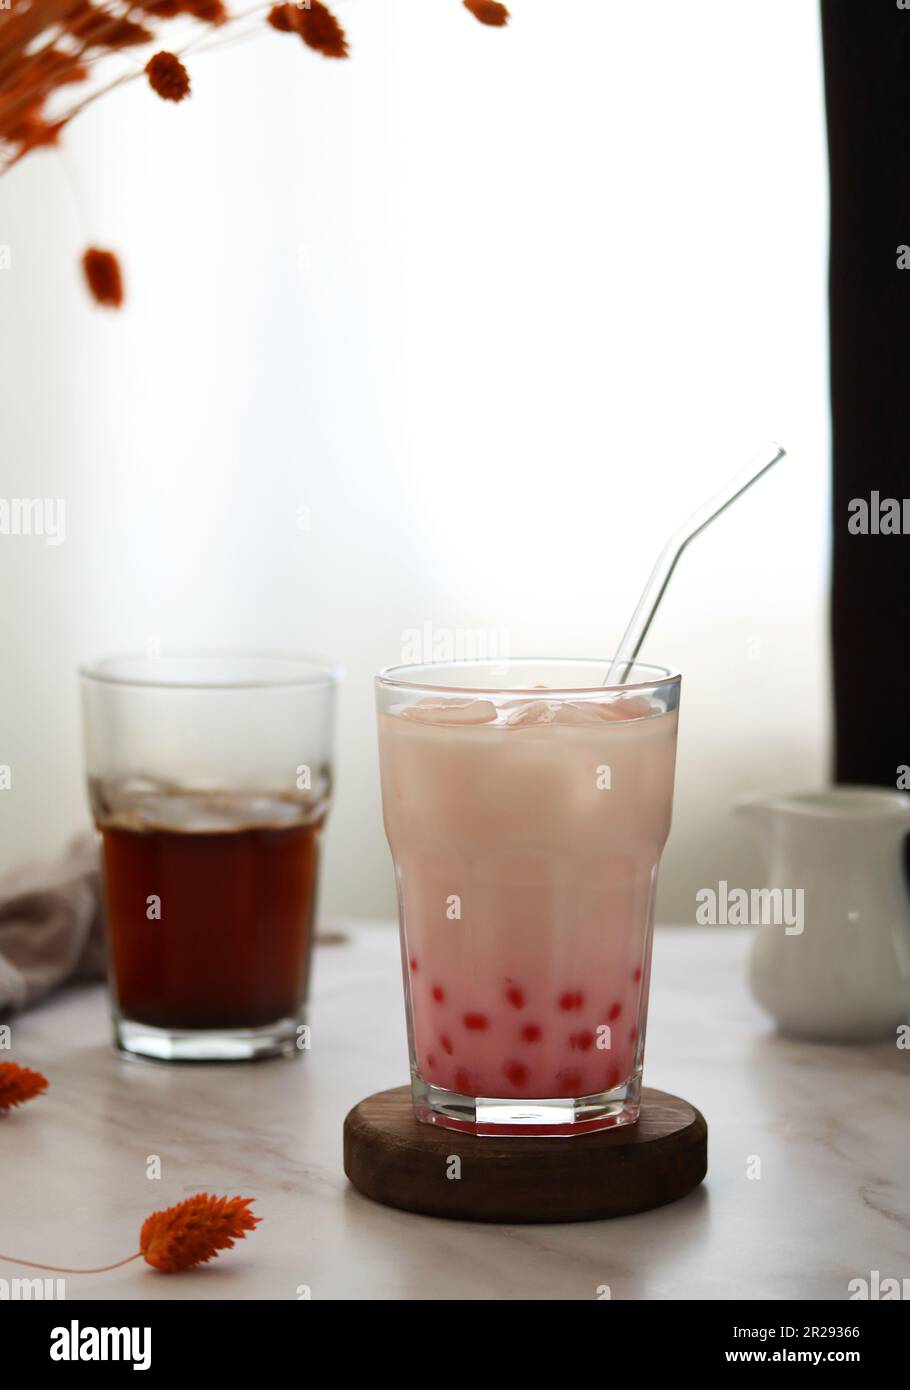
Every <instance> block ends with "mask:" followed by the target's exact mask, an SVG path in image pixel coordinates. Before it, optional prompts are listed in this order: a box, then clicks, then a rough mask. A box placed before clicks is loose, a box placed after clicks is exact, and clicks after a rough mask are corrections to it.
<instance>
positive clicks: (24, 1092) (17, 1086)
mask: <svg viewBox="0 0 910 1390" xmlns="http://www.w3.org/2000/svg"><path fill="white" fill-rule="evenodd" d="M46 1090H47V1077H46V1076H42V1075H41V1073H40V1071H32V1070H31V1068H30V1067H20V1065H19V1063H18V1062H0V1115H3V1114H4V1113H5V1112H6V1111H7V1110H12V1108H13V1106H14V1105H22V1104H24V1102H25V1101H27V1100H31V1099H32V1098H33V1097H34V1096H40V1094H41V1092H42V1091H46Z"/></svg>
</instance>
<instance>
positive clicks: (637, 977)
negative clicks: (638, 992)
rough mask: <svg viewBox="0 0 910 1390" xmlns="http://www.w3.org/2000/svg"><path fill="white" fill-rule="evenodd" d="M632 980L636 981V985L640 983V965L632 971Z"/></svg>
mask: <svg viewBox="0 0 910 1390" xmlns="http://www.w3.org/2000/svg"><path fill="white" fill-rule="evenodd" d="M632 979H633V980H634V981H635V983H636V984H638V981H639V980H640V979H641V966H640V965H636V967H635V969H634V970H633V971H632Z"/></svg>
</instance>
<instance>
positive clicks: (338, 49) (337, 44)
mask: <svg viewBox="0 0 910 1390" xmlns="http://www.w3.org/2000/svg"><path fill="white" fill-rule="evenodd" d="M286 8H287V9H288V10H290V12H291V13H290V20H291V28H292V29H294V30H295V31H296V32H297V33H298V34H299V35H300V37H301V38H302V39H303V41H304V43H305V44H306V45H307V46H308V47H309V48H315V50H316V52H317V53H321V54H322V55H323V56H324V57H325V58H346V57H347V56H348V40H347V35H346V34H345V32H344V30H343V29H342V27H341V25H340V24H339V23H338V20H337V19H336V18H335V16H334V15H333V14H332V11H331V10H330V9H329V7H328V5H323V3H322V0H309V4H308V5H307V7H306V8H305V9H302V10H301V9H299V8H298V6H297V5H288V6H286Z"/></svg>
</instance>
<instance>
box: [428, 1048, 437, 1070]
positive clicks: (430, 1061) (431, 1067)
mask: <svg viewBox="0 0 910 1390" xmlns="http://www.w3.org/2000/svg"><path fill="white" fill-rule="evenodd" d="M435 1069H436V1058H435V1057H434V1056H433V1054H432V1052H431V1053H430V1055H429V1056H428V1057H427V1071H435Z"/></svg>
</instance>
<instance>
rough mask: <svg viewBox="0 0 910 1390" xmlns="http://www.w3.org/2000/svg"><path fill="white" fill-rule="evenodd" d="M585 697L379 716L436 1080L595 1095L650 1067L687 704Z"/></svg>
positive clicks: (416, 1003)
mask: <svg viewBox="0 0 910 1390" xmlns="http://www.w3.org/2000/svg"><path fill="white" fill-rule="evenodd" d="M573 705H574V707H573ZM573 705H570V704H569V702H566V701H555V700H551V699H548V698H547V697H546V695H545V693H544V694H542V696H541V699H540V700H539V701H538V700H530V699H529V700H526V701H516V702H515V706H514V708H512V709H510V710H506V711H505V712H503V711H502V710H497V708H496V707H495V706H494V705H493V703H492V702H490V701H484V700H470V699H464V700H458V701H451V702H443V701H439V700H436V701H432V702H431V701H427V702H426V703H425V704H424V705H423V706H422V707H415V706H412V707H410V708H409V709H408V710H407V711H406V712H397V713H394V714H383V715H382V716H381V717H380V749H381V763H382V790H383V810H384V818H385V826H386V833H387V835H388V838H389V843H390V845H391V848H392V854H393V858H394V860H395V864H396V870H397V875H398V884H399V893H400V900H401V910H402V922H403V932H404V943H405V954H406V959H407V961H408V963H409V965H408V982H409V989H410V995H411V1017H412V1029H413V1038H414V1048H415V1053H416V1061H417V1065H418V1067H419V1070H420V1073H421V1075H422V1076H423V1077H424V1079H425V1080H427V1081H429V1082H433V1083H435V1084H437V1085H442V1086H447V1087H449V1088H450V1089H453V1090H457V1091H460V1092H462V1093H467V1094H473V1095H485V1096H499V1097H525V1098H527V1097H547V1096H559V1095H576V1096H577V1095H588V1094H593V1093H594V1092H597V1091H601V1090H606V1089H612V1087H613V1086H616V1085H618V1084H620V1083H621V1082H624V1081H626V1080H628V1079H629V1077H630V1076H631V1075H632V1074H633V1073H634V1072H635V1070H636V1069H637V1068H638V1067H639V1066H640V1062H641V1050H642V1045H643V1032H644V1022H645V1009H646V999H647V980H648V973H649V962H650V926H651V918H652V910H653V895H654V884H655V876H656V870H657V864H658V860H659V858H660V854H661V851H662V849H663V846H664V842H665V840H666V837H667V833H668V830H669V826H670V808H671V801H672V793H673V772H674V762H675V749H676V722H677V717H676V713H675V712H673V713H671V714H665V713H655V712H654V708H655V707H654V706H653V705H651V704H650V703H649V702H647V701H645V700H643V699H641V698H640V697H634V698H629V699H627V700H623V701H619V702H616V703H612V704H608V703H599V702H595V703H592V702H591V701H588V700H580V701H577V702H573ZM484 706H485V707H486V708H484ZM579 706H580V708H579ZM621 707H622V709H623V713H625V714H626V715H628V716H629V717H626V718H623V717H621V716H620V715H619V713H618V712H619V710H620V708H621ZM418 709H422V711H423V712H422V713H418V712H416V711H417V710H418ZM607 769H608V771H607ZM607 781H609V789H607V788H606V786H605V785H604V784H605V782H607ZM453 898H457V899H458V900H459V902H458V910H460V917H456V916H455V915H454V913H455V908H454V907H453V904H452V900H453ZM602 1027H606V1028H608V1029H609V1032H608V1033H607V1032H601V1033H598V1029H599V1028H602ZM607 1041H609V1044H610V1046H609V1047H607V1048H605V1047H602V1046H600V1045H598V1044H599V1043H601V1044H602V1043H605V1042H607Z"/></svg>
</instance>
